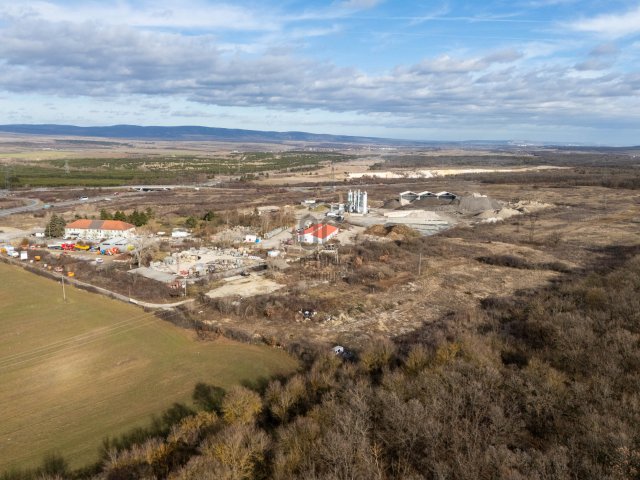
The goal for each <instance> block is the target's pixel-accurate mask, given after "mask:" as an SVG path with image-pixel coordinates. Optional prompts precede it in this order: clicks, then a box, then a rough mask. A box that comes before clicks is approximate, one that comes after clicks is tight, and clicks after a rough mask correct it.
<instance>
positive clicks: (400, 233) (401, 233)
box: [364, 225, 421, 240]
mask: <svg viewBox="0 0 640 480" xmlns="http://www.w3.org/2000/svg"><path fill="white" fill-rule="evenodd" d="M364 233H365V234H368V235H375V236H376V237H385V238H388V239H391V240H402V239H405V238H417V237H420V236H421V235H420V233H419V232H417V231H416V230H414V229H413V228H410V227H407V226H406V225H392V226H389V227H384V226H382V225H372V226H371V227H369V228H367V229H366V230H365V231H364Z"/></svg>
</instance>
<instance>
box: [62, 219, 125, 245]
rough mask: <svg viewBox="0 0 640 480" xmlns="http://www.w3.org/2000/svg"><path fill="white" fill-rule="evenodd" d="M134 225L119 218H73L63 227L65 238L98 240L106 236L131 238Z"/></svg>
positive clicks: (106, 237)
mask: <svg viewBox="0 0 640 480" xmlns="http://www.w3.org/2000/svg"><path fill="white" fill-rule="evenodd" d="M135 232H136V227H135V226H134V225H131V224H130V223H127V222H122V221H120V220H88V219H80V220H75V221H73V222H71V223H69V224H67V225H66V226H65V227H64V236H65V238H79V239H82V240H92V241H99V240H103V239H108V238H115V237H119V238H132V237H134V236H135Z"/></svg>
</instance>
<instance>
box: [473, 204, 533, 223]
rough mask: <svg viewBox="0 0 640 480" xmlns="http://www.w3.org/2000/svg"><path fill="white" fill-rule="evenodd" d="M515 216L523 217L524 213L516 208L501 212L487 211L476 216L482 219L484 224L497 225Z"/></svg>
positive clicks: (504, 209) (507, 208)
mask: <svg viewBox="0 0 640 480" xmlns="http://www.w3.org/2000/svg"><path fill="white" fill-rule="evenodd" d="M515 215H522V212H520V211H518V210H516V209H514V208H509V207H505V208H501V209H499V210H485V211H484V212H481V213H479V214H478V215H476V218H478V219H480V220H481V221H482V223H495V222H501V221H502V220H505V219H507V218H511V217H513V216H515Z"/></svg>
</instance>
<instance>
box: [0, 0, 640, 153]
mask: <svg viewBox="0 0 640 480" xmlns="http://www.w3.org/2000/svg"><path fill="white" fill-rule="evenodd" d="M0 123H65V124H74V125H111V124H119V123H132V124H140V125H205V126H217V127H228V128H249V129H260V130H278V131H284V130H302V131H309V132H316V133H340V134H350V135H367V136H383V137H392V138H407V139H417V140H467V139H486V140H491V139H512V140H531V141H550V142H554V141H555V142H580V143H595V144H609V145H631V144H634V145H637V144H640V2H638V1H617V0H583V1H577V0H487V1H472V0H466V1H462V0H448V1H437V0H424V1H419V0H418V1H408V0H407V1H390V0H388V1H383V0H334V1H324V2H323V1H314V2H310V1H295V0H291V1H268V0H263V1H257V0H256V1H234V2H226V3H225V2H215V1H207V0H184V1H180V2H177V1H167V0H156V1H133V0H117V1H106V0H104V1H69V0H66V1H62V0H22V1H15V0H11V1H7V0H0Z"/></svg>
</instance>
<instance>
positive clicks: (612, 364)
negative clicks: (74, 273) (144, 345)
mask: <svg viewBox="0 0 640 480" xmlns="http://www.w3.org/2000/svg"><path fill="white" fill-rule="evenodd" d="M639 254H640V248H638V247H626V248H625V247H615V248H611V249H609V250H606V251H600V252H596V253H594V262H593V264H592V265H591V266H590V267H588V268H587V269H586V271H584V270H583V271H580V272H571V273H565V274H563V276H562V277H561V279H560V280H558V281H556V282H555V283H554V284H552V285H550V286H548V287H546V288H544V289H541V290H538V291H532V292H522V293H521V294H518V295H516V296H513V297H508V298H488V299H485V300H484V301H483V302H482V305H480V306H479V307H478V309H477V310H474V311H465V312H460V313H459V314H454V315H448V316H447V317H446V318H443V319H442V320H441V321H440V322H438V323H436V324H430V325H428V326H427V325H426V326H425V327H424V329H423V330H422V331H419V332H415V333H414V334H412V335H409V336H407V337H405V338H397V339H395V340H394V341H391V340H387V339H378V340H375V341H372V342H371V343H370V345H369V346H368V347H367V348H365V349H363V350H362V351H360V352H358V355H357V358H354V359H349V360H345V359H342V358H340V357H337V356H334V355H332V354H320V355H318V356H317V357H316V358H315V359H314V360H313V361H312V362H309V364H308V365H307V366H306V367H305V368H304V369H303V370H302V371H300V372H299V373H297V374H296V375H295V376H293V377H291V378H287V379H280V380H274V381H272V382H271V383H269V384H267V385H262V386H257V387H254V388H247V387H236V388H234V389H232V390H230V391H227V392H224V391H222V390H220V389H219V388H216V387H213V386H209V385H205V384H199V385H197V386H196V388H195V389H194V392H193V400H194V405H196V406H197V409H195V410H194V409H191V408H187V407H185V406H182V405H175V406H174V407H173V408H172V409H170V410H169V411H167V412H165V414H164V415H163V416H162V417H160V418H158V419H156V421H155V422H154V424H153V425H151V426H150V427H149V428H147V429H137V430H135V431H132V432H130V434H128V435H125V436H123V437H121V438H116V439H105V442H104V447H103V452H102V458H103V460H102V462H101V463H100V464H98V465H95V466H94V467H90V468H87V469H85V470H83V471H76V472H70V471H68V470H67V468H66V462H65V461H64V459H62V458H58V457H56V456H52V457H50V458H47V459H45V462H44V463H43V466H42V467H41V468H40V469H38V470H37V471H31V472H26V471H14V472H7V473H5V474H4V475H3V476H2V478H3V479H5V480H7V479H28V478H74V477H75V478H95V479H109V480H124V479H137V478H171V479H263V478H277V479H294V478H306V479H346V478H351V479H392V478H403V479H449V478H450V479H474V480H475V479H495V478H504V479H514V480H515V479H565V478H566V479H570V478H571V479H578V478H579V479H634V478H640V428H638V426H639V425H640V348H639V347H640V345H639V339H640V337H639V334H640V255H639ZM470 317H473V318H470Z"/></svg>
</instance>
